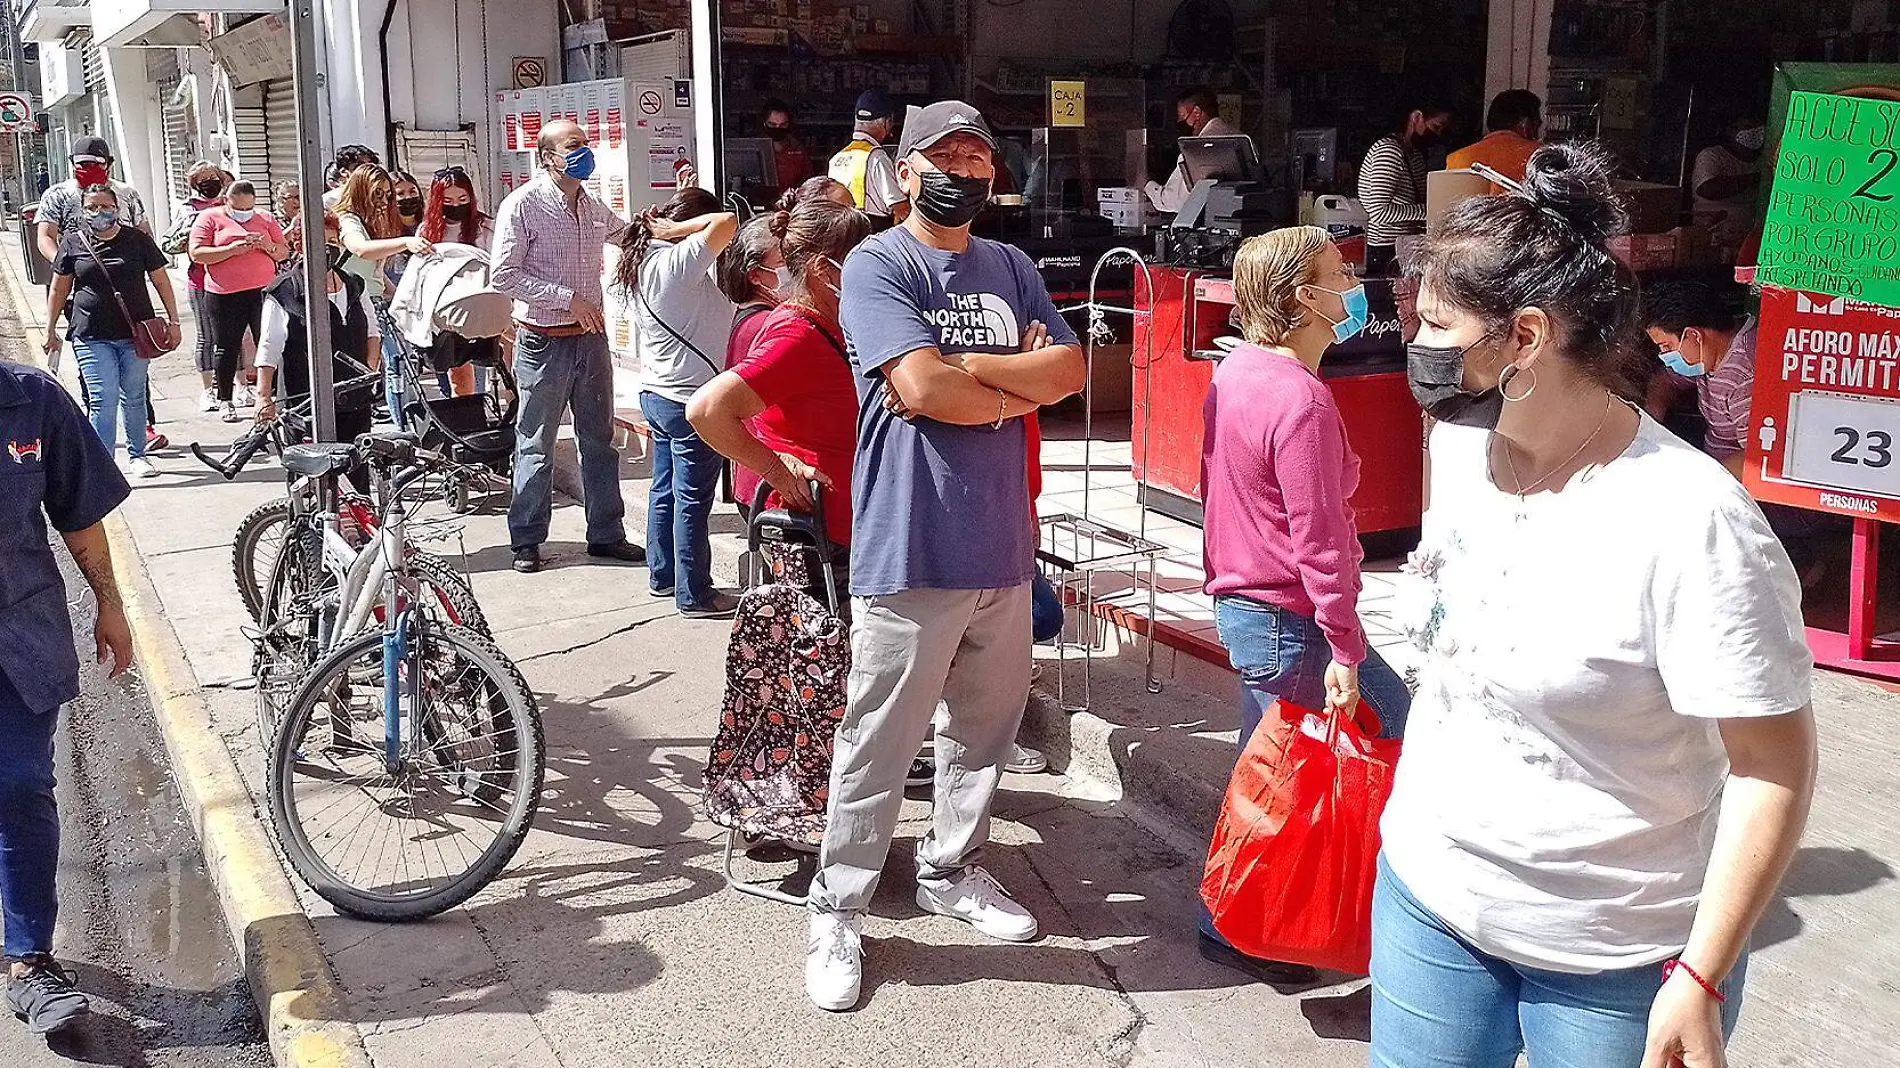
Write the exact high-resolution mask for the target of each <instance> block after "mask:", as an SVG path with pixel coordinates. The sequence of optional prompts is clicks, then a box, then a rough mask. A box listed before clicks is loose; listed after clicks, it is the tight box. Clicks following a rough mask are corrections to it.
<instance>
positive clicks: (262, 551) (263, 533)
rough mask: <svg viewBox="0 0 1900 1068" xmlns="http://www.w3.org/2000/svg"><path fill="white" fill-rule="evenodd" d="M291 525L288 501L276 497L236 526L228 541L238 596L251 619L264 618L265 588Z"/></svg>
mask: <svg viewBox="0 0 1900 1068" xmlns="http://www.w3.org/2000/svg"><path fill="white" fill-rule="evenodd" d="M289 523H290V498H288V497H279V498H278V499H276V500H274V501H271V502H269V503H267V504H260V505H258V506H257V508H256V509H254V510H253V511H252V512H251V514H250V515H247V516H245V517H244V520H243V521H242V522H240V523H239V524H238V528H237V536H236V537H235V538H233V539H232V540H231V572H232V574H233V575H234V576H235V577H236V579H237V588H238V596H239V597H241V598H243V599H244V610H245V611H247V612H249V613H250V614H251V618H252V619H253V620H258V619H262V618H263V611H264V592H265V586H266V585H268V584H269V581H270V575H271V571H272V568H273V567H274V565H275V564H276V561H277V557H278V555H279V553H280V552H281V550H282V549H283V545H284V530H285V529H286V528H287V527H288V525H289Z"/></svg>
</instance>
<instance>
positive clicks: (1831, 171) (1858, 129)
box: [1757, 92, 1900, 306]
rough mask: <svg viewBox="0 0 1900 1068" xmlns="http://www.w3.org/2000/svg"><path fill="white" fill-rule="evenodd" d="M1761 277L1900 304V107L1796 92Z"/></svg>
mask: <svg viewBox="0 0 1900 1068" xmlns="http://www.w3.org/2000/svg"><path fill="white" fill-rule="evenodd" d="M1759 268H1760V269H1759V271H1758V272H1757V278H1758V279H1759V280H1760V281H1763V282H1767V283H1770V284H1773V285H1778V286H1785V287H1787V288H1789V289H1797V290H1806V291H1808V292H1811V293H1826V294H1830V295H1832V296H1837V297H1854V298H1857V299H1859V300H1864V301H1867V302H1869V303H1873V304H1885V305H1889V306H1893V305H1900V103H1895V102H1893V101H1890V100H1866V99H1862V98H1859V97H1851V96H1835V95H1833V94H1830V93H1804V92H1796V93H1791V94H1789V97H1788V122H1787V125H1786V126H1784V127H1783V128H1782V133H1781V149H1780V153H1779V155H1778V156H1777V157H1776V159H1775V161H1774V187H1773V191H1772V192H1771V194H1770V196H1769V200H1768V217H1767V222H1766V223H1765V224H1764V227H1763V230H1762V241H1761V256H1760V260H1759Z"/></svg>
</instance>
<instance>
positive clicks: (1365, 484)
mask: <svg viewBox="0 0 1900 1068" xmlns="http://www.w3.org/2000/svg"><path fill="white" fill-rule="evenodd" d="M1152 274H1153V285H1154V290H1155V291H1154V292H1153V293H1148V292H1146V291H1145V290H1146V286H1145V285H1143V283H1141V282H1140V280H1139V277H1138V278H1137V282H1136V297H1135V299H1136V307H1137V308H1139V309H1143V310H1146V311H1148V312H1149V313H1150V314H1148V315H1140V316H1136V317H1135V374H1136V379H1135V405H1134V420H1133V432H1134V460H1135V471H1134V474H1135V481H1136V482H1137V483H1139V485H1140V487H1141V496H1142V501H1143V503H1144V504H1146V505H1147V506H1148V507H1151V508H1153V509H1155V510H1156V511H1159V512H1162V513H1164V514H1167V515H1172V516H1175V517H1176V518H1179V519H1183V520H1186V521H1188V522H1191V523H1195V524H1199V523H1200V522H1201V426H1202V423H1201V406H1202V403H1203V402H1204V401H1205V400H1206V398H1207V386H1208V383H1210V382H1211V381H1213V378H1214V364H1215V361H1214V359H1212V358H1211V357H1212V356H1213V355H1214V354H1215V353H1216V350H1214V349H1213V340H1214V338H1216V337H1219V336H1222V335H1226V334H1232V333H1234V331H1233V330H1232V329H1231V328H1230V327H1229V326H1228V325H1227V320H1228V316H1229V314H1230V313H1231V312H1232V311H1233V286H1232V284H1231V283H1230V282H1229V281H1228V280H1227V279H1226V278H1225V277H1224V276H1221V275H1207V274H1202V273H1201V272H1198V271H1192V270H1185V269H1180V268H1173V267H1156V268H1153V269H1152ZM1374 284H1380V283H1377V282H1376V281H1375V282H1369V283H1368V285H1369V286H1370V285H1374ZM1376 304H1377V302H1375V307H1376ZM1373 328H1374V329H1375V330H1376V331H1377V332H1378V333H1380V334H1382V335H1383V334H1390V335H1391V336H1389V337H1380V338H1376V339H1373V340H1372V342H1371V346H1370V347H1373V348H1377V347H1380V346H1384V347H1389V348H1391V349H1393V351H1394V352H1400V353H1402V344H1403V343H1402V341H1400V340H1399V339H1398V337H1397V334H1396V330H1397V329H1398V327H1397V321H1396V319H1393V320H1392V321H1391V322H1390V323H1385V324H1382V323H1381V321H1380V320H1378V319H1377V318H1375V322H1374V324H1373ZM1363 348H1364V346H1362V349H1363ZM1197 354H1198V355H1197ZM1370 362H1371V363H1372V364H1373V365H1376V366H1377V367H1379V368H1380V369H1379V370H1376V371H1372V372H1369V373H1357V374H1355V373H1353V370H1352V368H1353V365H1354V364H1355V363H1359V364H1362V365H1363V364H1365V363H1367V361H1366V360H1365V358H1364V357H1363V356H1352V357H1347V356H1344V355H1342V356H1340V357H1337V358H1336V357H1334V356H1333V354H1331V353H1329V354H1328V356H1327V360H1326V361H1324V362H1322V363H1321V364H1320V374H1321V377H1322V378H1324V379H1325V380H1326V384H1327V385H1328V386H1330V387H1331V388H1332V391H1333V398H1334V400H1335V401H1337V402H1338V404H1339V412H1340V415H1341V416H1342V417H1343V418H1344V419H1345V422H1346V437H1347V439H1348V440H1349V441H1350V442H1351V443H1352V448H1353V451H1354V452H1356V453H1358V454H1359V460H1360V477H1359V491H1358V492H1357V493H1355V494H1353V497H1352V508H1353V512H1354V514H1355V515H1356V516H1357V518H1358V525H1359V532H1360V533H1362V534H1370V533H1374V532H1377V531H1385V530H1406V529H1410V528H1412V527H1416V526H1418V523H1419V516H1420V514H1421V512H1422V509H1423V505H1424V469H1425V456H1424V448H1423V443H1424V416H1423V414H1422V413H1421V412H1420V411H1419V407H1418V403H1417V402H1416V401H1414V400H1413V399H1412V393H1411V390H1410V388H1409V387H1407V385H1406V382H1405V372H1404V371H1403V370H1402V369H1400V370H1390V369H1389V368H1390V366H1391V363H1392V361H1391V359H1390V358H1387V359H1383V360H1381V359H1376V358H1375V359H1373V360H1372V361H1370ZM1144 376H1145V377H1146V381H1145V382H1144V381H1143V377H1144Z"/></svg>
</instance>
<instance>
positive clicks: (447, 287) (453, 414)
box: [377, 244, 520, 512]
mask: <svg viewBox="0 0 1900 1068" xmlns="http://www.w3.org/2000/svg"><path fill="white" fill-rule="evenodd" d="M512 306H513V302H512V301H510V300H509V299H508V298H507V297H505V296H503V295H502V294H500V293H497V292H496V291H495V290H494V289H493V288H492V287H490V286H489V284H488V253H486V252H484V251H482V250H481V249H478V248H476V247H474V246H473V245H459V244H440V245H437V246H435V249H434V251H433V252H431V253H430V254H429V255H428V256H424V257H419V258H417V259H414V260H411V261H410V263H409V266H408V268H407V269H406V270H404V271H403V276H402V283H401V284H400V285H398V286H397V287H396V295H395V297H394V299H392V300H391V301H390V302H389V305H388V307H387V308H382V307H379V308H378V309H377V314H378V316H379V318H380V319H381V320H382V327H383V330H384V333H385V336H390V335H393V336H394V337H395V338H396V339H397V349H398V350H399V352H400V353H401V364H402V367H401V370H400V373H401V375H402V379H401V380H402V384H403V397H404V400H403V415H404V417H405V419H404V421H405V422H406V423H407V424H408V426H409V428H410V429H411V430H413V431H414V432H415V433H416V434H417V435H419V436H420V437H421V439H422V440H421V444H422V447H423V448H424V449H428V450H431V451H434V452H439V453H443V454H445V455H447V456H448V457H449V458H450V459H452V460H454V461H455V462H457V463H460V464H469V465H475V466H479V467H484V468H487V469H488V471H489V473H490V477H489V479H488V482H489V486H490V488H498V487H500V486H504V485H506V484H507V482H508V475H509V471H510V469H511V468H512V466H513V463H514V455H515V415H516V412H517V411H518V410H519V407H520V400H519V396H518V390H517V389H516V387H515V378H514V373H513V371H512V370H511V369H510V368H509V366H508V363H507V361H505V360H503V359H502V358H501V338H502V337H503V336H504V335H505V334H507V333H508V332H509V330H510V329H511V326H512V324H511V322H510V315H511V309H512ZM465 364H473V365H475V366H476V367H477V368H482V369H485V370H486V371H487V377H488V384H487V388H486V389H485V390H482V391H481V392H478V393H475V394H473V395H471V396H467V397H450V396H445V395H443V391H442V390H441V389H440V388H439V386H438V385H437V381H436V380H437V377H438V375H440V374H442V373H446V372H447V371H448V370H449V369H450V368H453V367H460V366H463V365H465ZM468 504H469V483H468V482H467V481H459V482H457V483H456V485H455V488H454V494H453V505H454V508H455V510H456V511H458V512H465V511H467V510H468Z"/></svg>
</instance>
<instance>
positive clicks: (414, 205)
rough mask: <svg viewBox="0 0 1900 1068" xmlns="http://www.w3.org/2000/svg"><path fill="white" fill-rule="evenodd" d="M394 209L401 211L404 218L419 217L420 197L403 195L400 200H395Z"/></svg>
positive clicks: (420, 215)
mask: <svg viewBox="0 0 1900 1068" xmlns="http://www.w3.org/2000/svg"><path fill="white" fill-rule="evenodd" d="M396 210H397V211H400V212H402V217H403V218H405V219H418V218H421V217H422V198H421V197H403V198H402V199H401V200H398V201H396Z"/></svg>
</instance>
